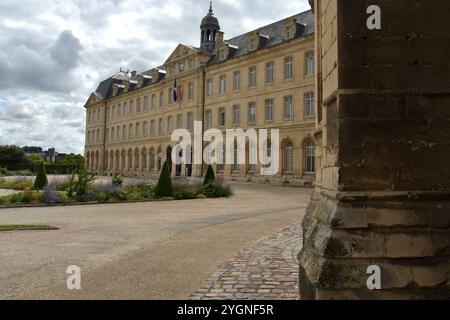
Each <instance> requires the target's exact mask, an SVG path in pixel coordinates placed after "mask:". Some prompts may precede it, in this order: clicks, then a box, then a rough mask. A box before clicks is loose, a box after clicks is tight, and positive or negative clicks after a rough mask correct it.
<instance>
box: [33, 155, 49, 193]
mask: <svg viewBox="0 0 450 320" xmlns="http://www.w3.org/2000/svg"><path fill="white" fill-rule="evenodd" d="M46 185H48V178H47V173H46V172H45V165H44V162H43V161H41V163H40V164H39V167H38V172H37V175H36V180H34V189H35V190H42V189H44V187H45V186H46Z"/></svg>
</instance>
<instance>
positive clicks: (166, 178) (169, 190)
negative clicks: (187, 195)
mask: <svg viewBox="0 0 450 320" xmlns="http://www.w3.org/2000/svg"><path fill="white" fill-rule="evenodd" d="M155 195H156V196H157V197H160V198H166V197H167V198H172V197H173V196H174V190H173V185H172V178H171V176H170V168H169V164H168V163H167V161H166V162H164V165H163V168H162V171H161V175H160V176H159V180H158V184H157V185H156V188H155Z"/></svg>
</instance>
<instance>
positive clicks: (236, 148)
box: [231, 141, 239, 173]
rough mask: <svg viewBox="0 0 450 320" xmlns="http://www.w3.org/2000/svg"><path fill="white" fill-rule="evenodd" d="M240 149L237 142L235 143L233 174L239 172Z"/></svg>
mask: <svg viewBox="0 0 450 320" xmlns="http://www.w3.org/2000/svg"><path fill="white" fill-rule="evenodd" d="M238 155H239V148H238V143H237V141H234V159H233V165H232V166H231V168H232V171H233V172H236V173H237V172H239V156H238Z"/></svg>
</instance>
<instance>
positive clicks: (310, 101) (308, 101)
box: [305, 92, 314, 118]
mask: <svg viewBox="0 0 450 320" xmlns="http://www.w3.org/2000/svg"><path fill="white" fill-rule="evenodd" d="M305 117H306V118H311V117H314V92H308V93H306V94H305Z"/></svg>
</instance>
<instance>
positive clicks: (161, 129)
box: [158, 119, 164, 136]
mask: <svg viewBox="0 0 450 320" xmlns="http://www.w3.org/2000/svg"><path fill="white" fill-rule="evenodd" d="M158 134H159V135H160V136H162V135H163V134H164V123H163V119H159V126H158Z"/></svg>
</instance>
